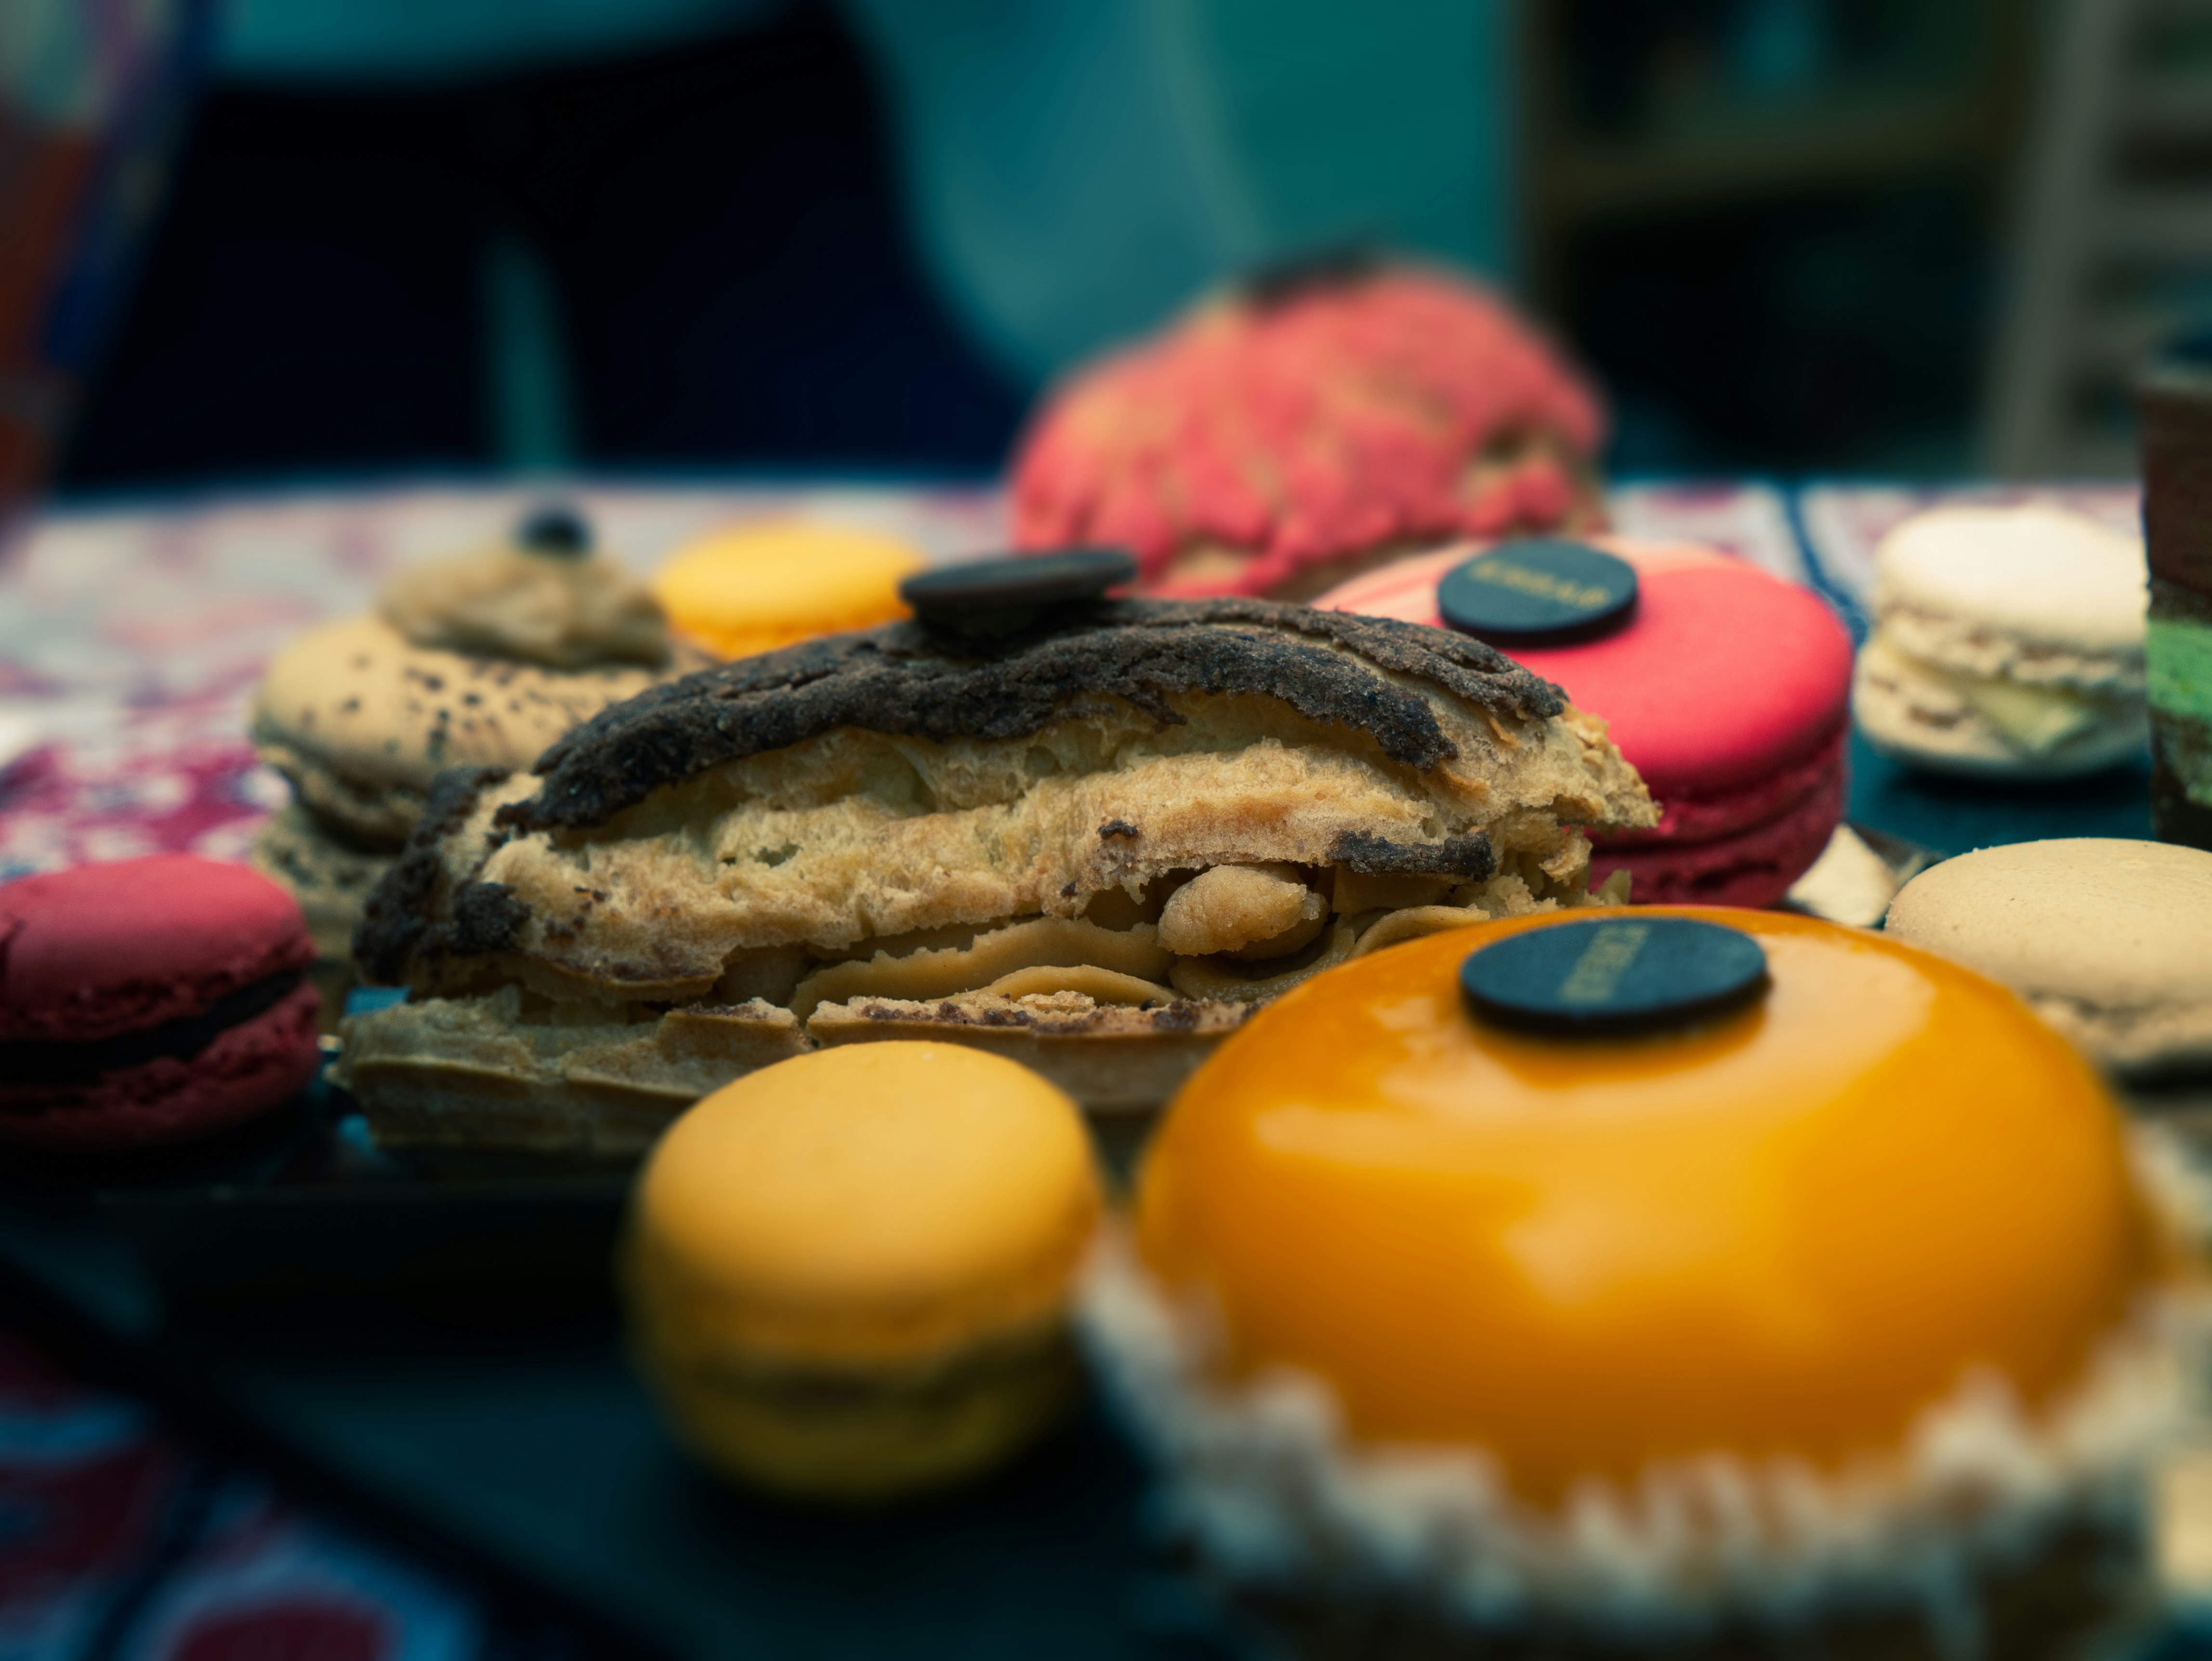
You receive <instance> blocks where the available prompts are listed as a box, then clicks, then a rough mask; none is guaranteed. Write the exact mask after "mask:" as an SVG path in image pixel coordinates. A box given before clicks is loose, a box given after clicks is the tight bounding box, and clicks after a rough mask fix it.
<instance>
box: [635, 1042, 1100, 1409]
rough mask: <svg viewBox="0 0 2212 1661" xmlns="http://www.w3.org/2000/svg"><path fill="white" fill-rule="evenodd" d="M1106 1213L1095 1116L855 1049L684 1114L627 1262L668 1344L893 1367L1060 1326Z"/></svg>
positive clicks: (647, 1194)
mask: <svg viewBox="0 0 2212 1661" xmlns="http://www.w3.org/2000/svg"><path fill="white" fill-rule="evenodd" d="M1100 1207H1101V1200H1100V1195H1099V1189H1098V1181H1097V1172H1096V1170H1095V1167H1094V1165H1093V1164H1092V1159H1091V1147H1090V1143H1089V1140H1088V1138H1087V1136H1086V1135H1085V1131H1084V1129H1083V1123H1082V1118H1081V1115H1080V1113H1079V1111H1078V1110H1077V1108H1076V1107H1075V1104H1073V1102H1072V1101H1070V1100H1069V1099H1068V1098H1067V1097H1066V1096H1065V1095H1063V1094H1062V1093H1061V1092H1060V1091H1059V1090H1057V1089H1055V1088H1054V1086H1051V1085H1050V1084H1048V1083H1047V1082H1046V1081H1045V1080H1043V1079H1042V1078H1040V1077H1038V1076H1037V1075H1036V1074H1034V1073H1031V1072H1030V1071H1029V1070H1028V1069H1027V1068H1024V1067H1022V1066H1020V1065H1018V1063H1016V1062H1010V1061H1007V1060H1006V1059H1004V1058H1003V1057H1000V1056H992V1055H989V1054H987V1053H985V1052H983V1051H981V1050H970V1049H967V1048H965V1047H963V1046H960V1045H957V1044H939V1043H892V1042H885V1043H860V1044H853V1045H849V1046H845V1047H841V1048H838V1049H834V1050H821V1051H817V1053H815V1054H812V1055H808V1056H796V1057H794V1058H793V1059H792V1060H790V1061H787V1062H779V1063H777V1064H776V1065H775V1066H774V1067H770V1068H763V1070H762V1071H760V1072H758V1073H755V1074H750V1075H748V1076H747V1077H745V1078H744V1079H741V1080H738V1081H737V1082H736V1083H734V1084H732V1085H730V1086H726V1088H724V1089H722V1090H720V1091H717V1092H715V1093H714V1094H713V1095H711V1096H709V1097H708V1098H706V1099H705V1100H703V1101H702V1102H701V1103H700V1104H698V1105H697V1106H696V1107H695V1108H693V1109H692V1110H690V1112H688V1113H686V1114H685V1115H684V1116H683V1117H682V1118H680V1119H679V1120H678V1121H677V1123H675V1125H674V1126H672V1127H671V1129H670V1130H669V1131H668V1133H667V1135H665V1136H664V1137H663V1138H662V1139H661V1141H660V1142H659V1145H658V1146H657V1147H655V1149H654V1151H653V1156H652V1158H651V1159H650V1161H649V1162H648V1164H647V1167H646V1170H645V1173H644V1175H643V1177H642V1178H641V1183H640V1187H639V1190H638V1202H637V1214H636V1223H635V1232H634V1236H633V1255H632V1258H631V1269H632V1273H633V1275H635V1277H636V1285H635V1290H636V1291H638V1292H639V1293H642V1294H644V1295H646V1296H647V1297H648V1298H650V1299H652V1300H653V1301H654V1302H656V1303H658V1304H659V1305H660V1313H661V1316H662V1317H663V1318H662V1319H661V1320H660V1321H659V1322H658V1323H656V1325H657V1326H658V1327H659V1332H660V1334H661V1336H662V1341H663V1342H667V1341H669V1340H671V1339H674V1340H676V1341H677V1342H678V1346H679V1347H680V1348H688V1349H692V1350H694V1352H695V1353H697V1352H720V1353H723V1354H729V1353H731V1352H732V1351H734V1352H737V1353H738V1354H742V1355H743V1356H744V1357H745V1358H747V1359H748V1360H754V1361H780V1362H784V1363H788V1364H791V1365H794V1366H860V1367H866V1366H906V1365H911V1364H913V1363H915V1362H917V1361H921V1360H926V1359H927V1358H929V1357H932V1356H935V1355H939V1354H944V1353H945V1352H947V1351H950V1350H952V1349H956V1348H959V1347H961V1346H963V1345H964V1344H968V1343H971V1342H980V1341H985V1340H988V1339H990V1338H993V1337H994V1336H999V1335H1006V1334H1008V1333H1012V1332H1017V1331H1020V1330H1022V1329H1029V1328H1033V1327H1036V1326H1038V1325H1040V1324H1042V1323H1048V1322H1050V1321H1051V1320H1053V1319H1054V1318H1056V1317H1057V1316H1058V1314H1059V1313H1060V1309H1061V1307H1062V1305H1063V1304H1064V1301H1065V1299H1066V1296H1067V1293H1068V1287H1069V1284H1070V1281H1071V1280H1072V1278H1073V1275H1074V1273H1075V1271H1076V1269H1077V1267H1078V1266H1079V1262H1080V1261H1081V1259H1082V1256H1083V1253H1084V1251H1085V1248H1086V1247H1087V1245H1088V1244H1089V1241H1090V1239H1091V1233H1092V1231H1093V1230H1094V1228H1095V1227H1096V1226H1097V1220H1098V1216H1099V1212H1100Z"/></svg>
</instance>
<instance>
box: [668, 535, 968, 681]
mask: <svg viewBox="0 0 2212 1661" xmlns="http://www.w3.org/2000/svg"><path fill="white" fill-rule="evenodd" d="M925 563H926V562H925V561H924V560H923V558H922V557H921V555H920V554H919V553H917V552H916V551H915V550H914V549H912V548H910V547H908V545H906V544H905V543H903V542H901V541H899V540H897V539H896V538H893V537H887V536H881V535H878V534H877V533H876V532H872V531H860V530H854V529H849V528H846V527H842V526H831V525H813V524H809V523H806V522H805V521H803V520H780V521H777V522H775V523H771V524H767V525H748V526H742V527H740V528H738V529H735V530H727V531H716V532H712V533H711V534H709V535H707V536H704V537H702V538H698V539H697V540H696V541H695V542H691V543H688V544H686V545H684V547H682V548H679V549H678V550H677V551H676V552H675V553H673V554H671V556H670V557H669V558H668V561H667V563H665V564H664V565H662V566H661V568H660V569H659V571H658V572H657V573H655V574H654V576H653V593H654V594H655V595H657V596H658V597H659V600H660V603H661V604H662V605H664V606H665V607H666V608H667V611H668V620H669V623H670V624H671V626H672V627H673V628H674V629H675V630H676V631H677V632H678V634H680V635H682V636H684V638H686V639H687V640H690V641H693V642H696V643H697V644H698V645H700V646H702V647H703V648H706V649H707V650H708V651H710V652H714V653H716V654H720V656H722V657H726V658H741V657H750V656H751V655H752V654H754V653H756V652H769V651H773V650H775V648H777V647H779V646H789V645H791V644H793V642H797V641H802V640H811V639H812V638H813V637H814V636H817V635H834V634H838V633H842V631H844V630H848V629H866V628H870V627H872V626H873V625H874V624H878V623H889V622H890V621H892V620H893V619H894V618H902V617H904V616H906V615H907V605H906V603H905V602H904V601H903V600H902V599H900V598H899V595H898V587H899V584H900V583H902V582H903V581H905V580H906V579H907V578H908V577H910V576H912V575H914V574H915V572H916V571H919V570H921V569H922V567H923V565H924V564H925Z"/></svg>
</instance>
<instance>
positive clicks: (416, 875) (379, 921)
mask: <svg viewBox="0 0 2212 1661" xmlns="http://www.w3.org/2000/svg"><path fill="white" fill-rule="evenodd" d="M506 776H507V774H506V773H505V772H503V771H502V770H500V769H499V768H496V767H449V768H447V770H445V771H444V772H442V773H441V774H439V775H438V777H437V780H436V782H434V783H433V784H432V785H431V786H430V794H429V797H428V800H426V801H425V803H424V804H423V808H422V823H421V824H418V825H417V826H416V829H415V832H414V834H413V835H412V836H410V837H409V838H408V839H407V848H406V851H405V852H404V853H403V854H401V855H400V856H399V858H398V861H395V862H394V864H393V865H392V868H391V869H390V870H389V871H386V873H384V875H383V877H382V879H380V880H379V882H378V883H377V885H376V886H375V887H374V888H373V889H371V890H370V891H369V894H368V903H367V904H366V905H364V906H363V908H362V916H361V925H360V927H358V928H356V929H355V930H354V934H353V955H354V961H355V962H356V963H357V964H360V966H361V970H362V973H363V974H364V975H366V976H368V978H369V980H370V982H371V983H381V984H383V985H387V986H397V985H398V984H400V983H402V982H404V980H405V979H406V978H407V962H408V959H409V958H410V957H412V956H413V955H414V953H415V951H416V947H418V946H422V945H424V944H425V941H424V940H423V936H424V935H425V934H433V933H435V934H436V935H437V936H438V938H437V939H436V940H435V941H432V942H429V943H428V944H430V945H432V946H435V947H437V948H439V949H441V950H444V951H463V952H467V951H495V950H497V949H498V945H473V944H472V945H470V946H462V945H461V944H460V942H459V940H458V939H457V938H456V936H457V935H458V934H459V932H460V928H461V919H460V917H459V899H460V896H459V895H456V896H455V901H456V904H455V908H454V910H455V913H456V916H455V918H454V922H453V923H451V924H447V923H444V922H435V921H434V914H435V910H437V907H436V900H437V893H438V885H439V884H440V883H441V881H443V880H444V879H445V874H446V861H445V855H444V854H443V852H442V851H441V846H440V845H441V843H443V842H444V841H445V839H446V838H447V837H449V836H451V835H453V832H454V831H458V830H459V829H460V828H461V826H462V825H464V824H467V823H468V818H469V815H470V814H471V813H473V812H476V811H477V797H479V796H481V795H482V794H483V793H484V790H485V789H486V788H487V787H489V786H490V785H494V784H496V783H498V782H500V781H501V779H503V778H505V777H506ZM469 887H470V888H487V889H496V890H497V891H498V896H499V897H501V898H507V890H506V889H504V888H501V887H500V885H498V884H496V883H471V884H470V885H469ZM463 892H464V893H465V892H466V890H464V891H463ZM507 904H509V905H511V906H513V910H514V911H516V912H519V911H520V910H522V909H523V908H522V907H521V906H520V904H517V903H515V902H513V900H512V899H507ZM474 909H475V910H477V911H478V912H482V911H483V910H485V909H486V908H485V907H484V906H483V903H482V902H478V903H477V906H476V907H475V908H474ZM495 910H496V908H495ZM485 921H488V919H485V918H482V917H480V918H479V919H478V920H477V924H476V925H473V926H471V928H470V929H469V933H470V935H471V939H472V940H474V939H476V938H477V937H479V936H482V935H483V934H486V933H487V932H488V931H487V930H486V929H485V928H483V927H482V926H481V925H482V923H483V922H485ZM507 922H508V924H509V932H511V930H512V927H513V925H515V924H519V922H520V918H519V917H511V916H510V917H508V919H507ZM500 944H504V942H503V941H502V942H500Z"/></svg>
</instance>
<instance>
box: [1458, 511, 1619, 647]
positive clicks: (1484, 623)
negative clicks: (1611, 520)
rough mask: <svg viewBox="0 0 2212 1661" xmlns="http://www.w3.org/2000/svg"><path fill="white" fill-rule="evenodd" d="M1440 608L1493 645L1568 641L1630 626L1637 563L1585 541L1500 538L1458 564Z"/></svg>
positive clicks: (1462, 630) (1465, 631)
mask: <svg viewBox="0 0 2212 1661" xmlns="http://www.w3.org/2000/svg"><path fill="white" fill-rule="evenodd" d="M1437 611H1439V612H1440V613H1442V614H1443V620H1444V621H1445V622H1446V623H1447V624H1449V625H1450V626H1451V627H1453V628H1455V629H1456V630H1459V631H1460V633H1462V634H1463V635H1473V636H1474V637H1475V638H1476V639H1477V640H1480V641H1486V642H1489V643H1490V644H1491V645H1492V646H1497V647H1501V648H1507V649H1510V648H1513V647H1516V646H1562V645H1565V644H1567V643H1569V642H1573V641H1578V640H1595V639H1596V638H1598V637H1599V636H1601V635H1609V634H1611V633H1612V632H1613V630H1616V629H1620V628H1622V627H1625V626H1626V624H1627V623H1628V621H1629V619H1630V618H1632V617H1633V616H1634V615H1635V613H1636V568H1635V567H1634V566H1633V565H1631V564H1630V563H1628V562H1627V561H1626V560H1625V559H1621V558H1620V557H1617V556H1615V555H1613V554H1608V553H1607V552H1606V551H1605V550H1604V549H1602V548H1593V547H1591V546H1590V545H1589V544H1588V543H1586V542H1565V541H1558V540H1554V539H1553V538H1528V539H1527V540H1523V541H1518V542H1501V543H1499V544H1498V545H1497V546H1496V547H1494V548H1491V549H1488V550H1486V551H1484V552H1482V553H1480V554H1477V555H1476V556H1475V557H1474V558H1472V559H1470V560H1468V561H1467V562H1466V563H1463V564H1460V565H1455V566H1453V567H1452V569H1450V570H1449V571H1447V572H1446V573H1445V574H1444V580H1443V581H1442V582H1440V583H1438V584H1437Z"/></svg>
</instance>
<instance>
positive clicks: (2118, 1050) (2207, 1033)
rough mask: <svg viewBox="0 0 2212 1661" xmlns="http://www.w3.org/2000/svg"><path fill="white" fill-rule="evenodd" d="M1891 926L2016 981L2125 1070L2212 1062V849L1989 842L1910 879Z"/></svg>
mask: <svg viewBox="0 0 2212 1661" xmlns="http://www.w3.org/2000/svg"><path fill="white" fill-rule="evenodd" d="M1887 928H1888V931H1889V932H1890V933H1891V934H1893V935H1895V936H1896V937H1897V938H1898V939H1899V940H1905V941H1907V942H1909V943H1910V944H1911V945H1914V946H1921V947H1923V948H1924V949H1926V950H1928V951H1930V952H1937V953H1940V954H1941V955H1942V956H1944V957H1947V958H1952V959H1953V960H1954V961H1956V962H1959V963H1962V964H1966V966H1967V967H1968V968H1970V969H1975V970H1980V971H1981V972H1982V973H1983V974H1984V975H1987V976H1988V977H1990V979H1992V980H1995V981H1999V982H2002V983H2003V984H2005V985H2007V986H2009V987H2011V988H2012V989H2014V990H2015V992H2018V993H2019V994H2020V995H2021V996H2022V997H2024V998H2026V999H2027V1001H2028V1002H2029V1003H2030V1004H2031V1005H2033V1007H2034V1008H2035V1010H2036V1012H2037V1013H2039V1014H2040V1015H2042V1016H2043V1017H2044V1018H2045V1019H2046V1020H2048V1021H2049V1022H2051V1025H2054V1026H2056V1027H2057V1028H2058V1029H2059V1030H2060V1031H2063V1032H2064V1033H2065V1034H2066V1035H2067V1036H2068V1037H2069V1038H2071V1039H2073V1040H2074V1042H2075V1043H2077V1044H2079V1045H2080V1046H2081V1048H2082V1049H2083V1050H2086V1051H2087V1052H2088V1054H2090V1055H2091V1056H2094V1057H2095V1058H2096V1059H2097V1060H2098V1061H2100V1062H2102V1063H2104V1064H2105V1065H2106V1067H2109V1068H2112V1070H2114V1071H2115V1072H2118V1073H2120V1074H2125V1075H2128V1076H2130V1077H2134V1078H2148V1077H2157V1076H2164V1075H2172V1074H2186V1073H2191V1072H2194V1071H2197V1070H2200V1069H2203V1068H2212V853H2207V852H2205V851H2204V850H2203V849H2195V848H2183V847H2179V846H2176V845H2174V844H2172V843H2158V842H2131V841H2127V840H2124V839H2121V838H2118V837H2069V838H2066V839H2063V840H2060V841H2053V842H2029V843H2014V844H2012V845H2011V846H2008V847H2003V848H1984V849H1979V850H1978V851H1977V852H1975V853H1972V854H1964V855H1960V856H1959V857H1958V858H1957V859H1954V860H1946V861H1944V862H1943V863H1942V864H1941V865H1938V866H1935V867H1931V868H1930V869H1929V870H1927V871H1923V873H1921V874H1920V875H1918V876H1917V877H1915V878H1914V879H1912V880H1911V882H1909V883H1907V884H1906V885H1905V887H1904V888H1903V889H1902V890H1901V891H1899V894H1898V896H1897V898H1896V900H1895V901H1894V902H1893V903H1892V904H1891V906H1890V909H1889V918H1888V922H1887Z"/></svg>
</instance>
